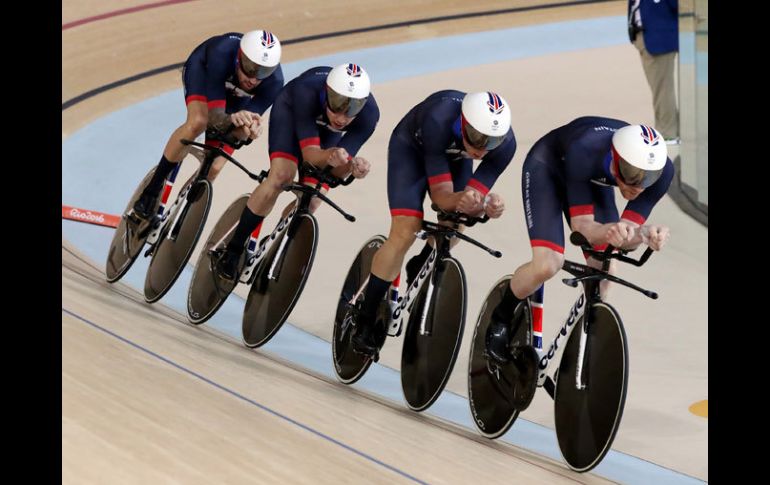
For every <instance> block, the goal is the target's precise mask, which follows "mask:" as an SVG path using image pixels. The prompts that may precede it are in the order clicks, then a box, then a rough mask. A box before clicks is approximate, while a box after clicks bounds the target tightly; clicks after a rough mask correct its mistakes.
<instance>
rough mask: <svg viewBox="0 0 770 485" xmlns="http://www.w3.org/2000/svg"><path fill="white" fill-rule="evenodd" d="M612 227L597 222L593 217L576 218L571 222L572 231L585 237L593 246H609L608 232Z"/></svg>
mask: <svg viewBox="0 0 770 485" xmlns="http://www.w3.org/2000/svg"><path fill="white" fill-rule="evenodd" d="M611 225H612V224H602V223H600V222H596V221H595V220H594V216H593V215H586V216H575V217H572V219H571V221H570V226H571V228H572V230H573V231H577V232H579V233H580V234H582V235H583V236H585V238H586V239H588V242H589V243H591V245H592V246H601V245H603V244H607V230H608V229H609V227H610V226H611Z"/></svg>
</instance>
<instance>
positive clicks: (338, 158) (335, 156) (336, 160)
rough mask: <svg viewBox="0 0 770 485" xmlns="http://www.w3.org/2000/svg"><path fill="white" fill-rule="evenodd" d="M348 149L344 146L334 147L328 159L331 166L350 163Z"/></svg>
mask: <svg viewBox="0 0 770 485" xmlns="http://www.w3.org/2000/svg"><path fill="white" fill-rule="evenodd" d="M348 157H349V155H348V151H347V150H345V149H344V148H334V149H332V151H331V154H330V155H329V158H328V159H327V160H326V163H327V164H328V165H329V166H330V167H334V168H336V167H339V166H340V165H345V164H346V163H348Z"/></svg>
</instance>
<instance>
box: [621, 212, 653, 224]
mask: <svg viewBox="0 0 770 485" xmlns="http://www.w3.org/2000/svg"><path fill="white" fill-rule="evenodd" d="M620 218H621V219H625V220H627V221H631V222H635V223H637V224H639V225H640V226H641V225H642V224H644V221H646V220H647V218H645V217H644V216H642V215H641V214H638V213H636V212H634V211H632V210H628V209H626V210H624V211H623V215H622V216H620Z"/></svg>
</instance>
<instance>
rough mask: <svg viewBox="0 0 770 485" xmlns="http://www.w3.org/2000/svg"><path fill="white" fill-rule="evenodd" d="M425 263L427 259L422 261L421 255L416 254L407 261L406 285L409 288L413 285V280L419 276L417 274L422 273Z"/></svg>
mask: <svg viewBox="0 0 770 485" xmlns="http://www.w3.org/2000/svg"><path fill="white" fill-rule="evenodd" d="M423 264H425V261H420V257H419V255H417V256H414V257H413V258H412V259H410V260H409V261H407V263H406V287H407V288H409V287H410V286H412V281H414V280H415V278H417V275H418V274H419V273H420V270H421V269H422V265H423Z"/></svg>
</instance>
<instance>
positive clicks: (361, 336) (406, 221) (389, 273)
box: [353, 133, 428, 351]
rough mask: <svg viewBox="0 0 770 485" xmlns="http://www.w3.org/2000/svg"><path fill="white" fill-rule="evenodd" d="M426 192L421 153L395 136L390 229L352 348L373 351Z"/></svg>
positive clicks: (377, 257)
mask: <svg viewBox="0 0 770 485" xmlns="http://www.w3.org/2000/svg"><path fill="white" fill-rule="evenodd" d="M427 188H428V180H427V176H426V174H425V168H424V162H423V160H422V157H421V155H420V153H419V152H418V151H417V150H415V149H414V148H413V147H411V146H410V145H409V144H408V143H407V142H404V141H403V140H402V139H400V138H399V137H398V136H397V135H396V134H395V133H394V134H393V135H392V136H391V138H390V143H389V145H388V204H389V206H390V214H391V227H390V232H389V235H388V239H387V240H386V241H385V243H384V244H383V245H382V247H381V248H380V249H379V250H378V251H377V253H376V254H375V255H374V259H373V260H372V269H371V273H370V275H369V282H368V283H367V286H366V290H365V292H364V301H363V305H362V308H361V315H360V320H359V325H358V326H357V331H356V334H355V335H354V337H353V339H354V344H355V345H356V346H357V347H359V348H365V349H367V350H368V351H371V350H372V349H373V348H376V347H375V344H374V341H373V335H372V330H373V329H372V328H371V327H372V324H373V323H374V318H375V315H376V312H377V308H378V307H379V304H380V301H381V300H382V299H383V297H384V296H385V294H386V293H387V291H388V288H390V285H391V284H392V282H393V280H394V279H396V277H398V275H399V273H400V271H401V266H402V264H403V262H404V256H405V255H406V252H407V251H408V250H409V248H410V247H411V246H412V243H414V240H415V239H416V236H415V232H417V231H419V230H420V228H421V227H422V217H423V212H422V203H423V200H424V199H425V193H426V191H427Z"/></svg>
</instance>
